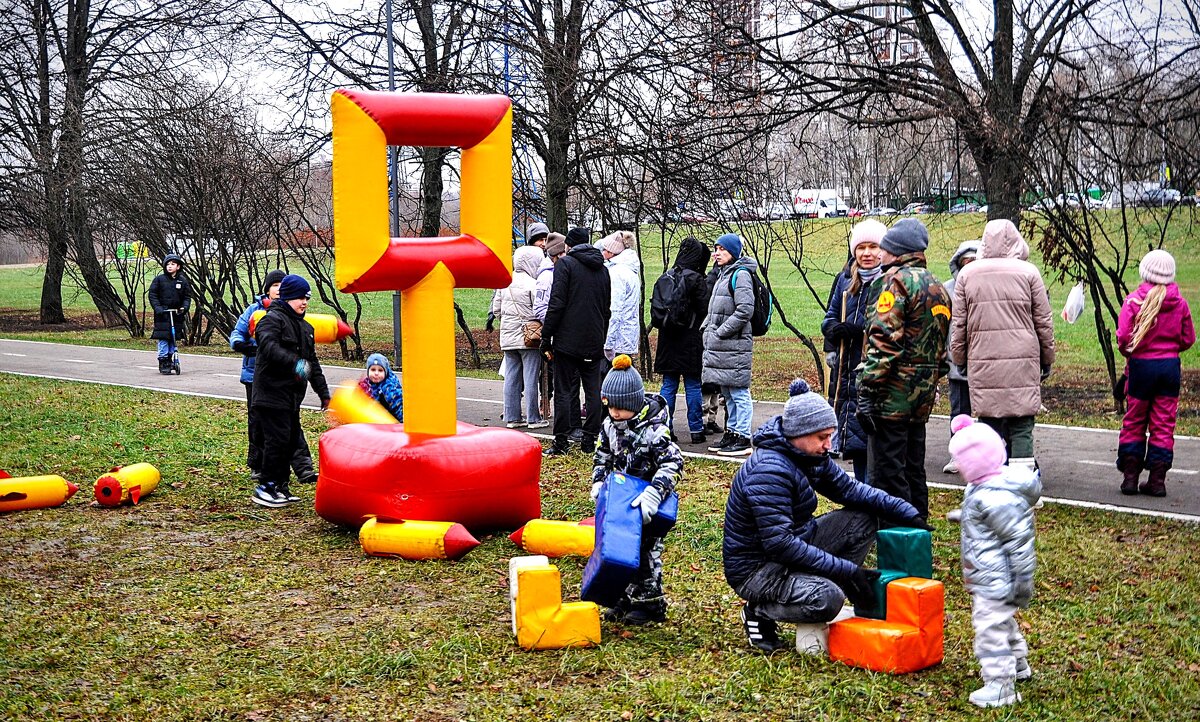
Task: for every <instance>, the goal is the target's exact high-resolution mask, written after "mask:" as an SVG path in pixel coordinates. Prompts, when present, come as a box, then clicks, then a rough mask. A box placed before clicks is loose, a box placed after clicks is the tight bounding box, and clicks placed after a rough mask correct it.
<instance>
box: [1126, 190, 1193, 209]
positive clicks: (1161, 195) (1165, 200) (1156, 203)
mask: <svg viewBox="0 0 1200 722" xmlns="http://www.w3.org/2000/svg"><path fill="white" fill-rule="evenodd" d="M1181 197H1182V196H1181V195H1180V193H1179V191H1178V190H1176V189H1174V188H1151V189H1149V190H1147V191H1146V192H1145V193H1144V194H1142V195H1140V196H1138V197H1137V198H1136V199H1134V201H1133V205H1135V206H1142V207H1143V208H1160V207H1162V206H1172V205H1175V204H1177V203H1179V201H1180V198H1181Z"/></svg>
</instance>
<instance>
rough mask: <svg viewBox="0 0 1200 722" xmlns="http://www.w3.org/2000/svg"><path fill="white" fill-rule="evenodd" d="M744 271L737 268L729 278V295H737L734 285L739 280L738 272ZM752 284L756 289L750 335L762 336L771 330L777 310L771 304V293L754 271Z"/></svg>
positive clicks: (751, 272) (751, 279)
mask: <svg viewBox="0 0 1200 722" xmlns="http://www.w3.org/2000/svg"><path fill="white" fill-rule="evenodd" d="M741 270H743V269H741V268H735V269H734V270H733V274H731V275H730V276H729V293H730V295H733V294H734V293H735V291H734V289H733V284H734V283H735V282H736V280H737V275H738V272H739V271H741ZM750 283H751V285H752V286H753V287H754V313H753V314H751V315H750V333H751V334H753V335H755V336H762V335H765V334H766V333H767V331H769V330H771V318H772V316H774V314H775V309H774V308H773V307H772V304H771V292H770V291H768V290H767V287H766V285H765V284H763V282H762V279H760V278H759V277H758V274H757V273H755V272H754V271H750Z"/></svg>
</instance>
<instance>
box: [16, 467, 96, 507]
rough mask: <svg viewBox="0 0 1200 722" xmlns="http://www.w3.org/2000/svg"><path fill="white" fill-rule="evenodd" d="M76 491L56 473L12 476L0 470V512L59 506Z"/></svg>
mask: <svg viewBox="0 0 1200 722" xmlns="http://www.w3.org/2000/svg"><path fill="white" fill-rule="evenodd" d="M77 491H79V487H78V486H76V485H75V484H72V483H71V482H69V481H67V480H66V479H64V478H62V477H61V476H58V475H57V474H46V475H42V476H17V477H14V476H11V475H10V474H9V473H8V472H7V471H4V470H0V512H5V511H20V510H22V509H45V508H47V507H52V506H61V505H63V504H65V503H67V499H70V498H71V496H72V495H74V494H75V492H77Z"/></svg>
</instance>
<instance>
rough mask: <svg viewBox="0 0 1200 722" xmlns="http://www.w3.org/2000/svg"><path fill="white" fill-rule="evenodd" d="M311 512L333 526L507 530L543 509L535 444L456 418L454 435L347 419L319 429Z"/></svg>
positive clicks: (514, 434)
mask: <svg viewBox="0 0 1200 722" xmlns="http://www.w3.org/2000/svg"><path fill="white" fill-rule="evenodd" d="M320 448H321V456H320V464H321V467H320V468H321V473H320V478H319V479H318V480H317V490H316V510H317V514H319V515H320V516H321V518H323V519H326V520H327V521H331V522H333V523H335V524H347V525H350V526H355V527H357V526H360V525H362V523H363V522H364V521H366V520H367V518H369V517H372V516H374V517H377V518H379V519H380V520H381V521H389V520H402V519H417V520H424V521H453V522H458V523H459V524H462V525H463V526H465V527H467V528H468V529H512V528H515V527H519V526H521V525H523V524H525V522H527V521H529V520H530V519H536V518H538V517H540V516H541V513H542V501H541V494H540V491H539V487H538V476H539V474H540V473H541V467H542V445H541V444H540V443H538V441H537V440H536V439H534V438H533V437H531V436H528V435H527V434H524V433H521V432H520V431H513V430H511V429H499V428H493V427H478V426H472V425H470V424H464V423H461V422H459V424H458V434H457V435H455V436H434V437H429V436H410V435H409V434H407V433H405V432H404V426H403V425H402V424H347V425H345V426H339V427H337V428H334V429H330V430H329V431H326V432H325V433H324V434H321V447H320Z"/></svg>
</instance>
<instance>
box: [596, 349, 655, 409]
mask: <svg viewBox="0 0 1200 722" xmlns="http://www.w3.org/2000/svg"><path fill="white" fill-rule="evenodd" d="M600 400H601V401H603V402H604V403H605V404H606V405H607V406H608V407H609V408H611V409H624V410H625V411H641V410H642V407H643V406H645V405H646V387H645V386H643V385H642V375H641V374H639V373H638V370H637V369H635V368H634V367H633V359H631V358H629V356H627V355H625V354H621V355H619V356H617V357H616V358H615V359H613V367H612V371H609V372H608V375H607V376H605V377H604V383H602V384H600Z"/></svg>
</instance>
